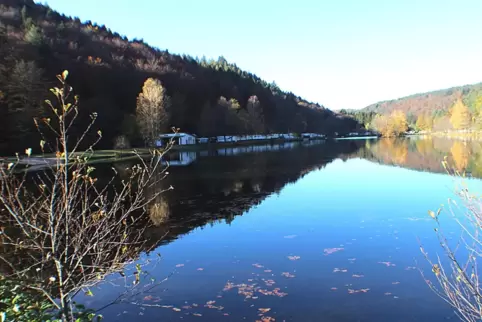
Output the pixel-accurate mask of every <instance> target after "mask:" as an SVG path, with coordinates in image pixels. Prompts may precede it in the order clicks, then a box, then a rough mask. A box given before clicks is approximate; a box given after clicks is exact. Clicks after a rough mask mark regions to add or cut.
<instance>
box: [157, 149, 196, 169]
mask: <svg viewBox="0 0 482 322" xmlns="http://www.w3.org/2000/svg"><path fill="white" fill-rule="evenodd" d="M196 159H197V154H196V152H193V151H171V152H169V154H168V155H166V156H165V160H164V163H169V166H186V165H189V164H191V163H193V162H194V161H196Z"/></svg>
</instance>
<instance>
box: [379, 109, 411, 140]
mask: <svg viewBox="0 0 482 322" xmlns="http://www.w3.org/2000/svg"><path fill="white" fill-rule="evenodd" d="M373 127H374V128H375V129H376V130H377V131H378V132H380V134H381V135H382V136H384V137H392V136H399V135H400V134H403V133H405V132H406V131H407V129H408V122H407V117H406V116H405V113H403V112H402V111H399V110H395V111H393V112H392V113H391V114H390V115H388V116H387V115H377V116H376V117H375V119H374V120H373Z"/></svg>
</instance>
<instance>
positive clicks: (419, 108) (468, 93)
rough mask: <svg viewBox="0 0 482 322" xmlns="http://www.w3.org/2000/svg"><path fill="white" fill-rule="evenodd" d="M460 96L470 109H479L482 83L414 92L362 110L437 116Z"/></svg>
mask: <svg viewBox="0 0 482 322" xmlns="http://www.w3.org/2000/svg"><path fill="white" fill-rule="evenodd" d="M460 97H462V99H463V101H464V103H465V104H466V105H467V106H468V107H469V109H472V110H475V109H477V108H478V106H477V98H478V97H482V83H479V84H474V85H464V86H458V87H451V88H448V89H442V90H438V91H433V92H427V93H419V94H414V95H410V96H406V97H402V98H399V99H396V100H390V101H382V102H378V103H375V104H372V105H369V106H367V107H365V108H363V109H362V110H361V111H364V112H375V113H379V114H390V113H391V112H392V111H394V110H401V111H403V112H405V114H413V115H415V116H418V115H420V114H424V113H428V114H431V115H433V116H437V115H441V114H444V113H446V112H447V111H448V110H449V109H450V108H451V107H452V106H453V104H454V102H455V101H456V100H457V99H458V98H460Z"/></svg>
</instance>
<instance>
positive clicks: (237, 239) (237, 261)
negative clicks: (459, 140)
mask: <svg viewBox="0 0 482 322" xmlns="http://www.w3.org/2000/svg"><path fill="white" fill-rule="evenodd" d="M469 184H470V186H471V187H472V188H474V189H479V191H482V184H481V182H480V181H478V180H471V181H470V182H469ZM453 187H454V181H453V180H452V179H451V178H450V177H449V176H446V175H442V174H431V173H425V172H417V171H413V170H407V169H403V168H397V167H391V166H382V165H378V164H375V163H371V162H369V161H366V160H361V159H351V160H348V161H346V162H343V161H341V160H336V161H334V162H332V163H331V164H329V165H327V166H326V168H324V169H321V170H317V171H313V172H311V173H309V174H307V175H306V176H305V177H304V178H303V179H300V180H299V181H298V182H296V183H294V184H289V185H287V186H285V187H284V188H283V189H282V190H281V191H280V193H279V194H274V195H271V196H270V197H269V198H267V199H266V200H265V201H264V202H263V203H262V204H261V205H259V206H258V207H255V208H252V209H251V210H250V211H249V212H248V213H246V214H244V215H243V216H238V217H236V218H235V219H234V221H233V222H232V224H231V225H228V224H225V223H220V224H215V225H213V226H212V227H210V226H207V227H205V228H203V229H196V230H195V231H193V232H192V233H191V234H189V235H186V236H184V237H183V238H181V239H179V240H176V241H174V242H173V243H171V244H169V245H166V246H163V247H161V248H160V249H158V250H157V251H156V252H160V253H161V255H162V257H163V260H162V262H161V264H160V266H158V267H157V268H156V269H155V270H154V275H155V276H157V277H158V278H162V277H164V276H166V275H167V274H169V273H170V272H171V271H173V270H175V272H176V273H175V274H174V275H173V276H172V277H171V278H170V279H169V281H168V282H166V283H165V284H163V288H166V289H167V290H165V291H164V292H160V291H159V292H157V293H156V294H153V296H154V297H160V298H161V299H162V301H161V302H159V303H161V304H166V305H174V306H176V307H179V308H180V307H182V306H183V305H187V304H192V303H198V304H200V305H201V307H200V308H196V309H186V310H185V309H182V311H181V312H174V311H172V310H171V309H165V308H148V309H145V310H144V309H141V308H139V307H136V306H132V305H127V306H122V307H119V306H114V307H112V308H111V309H109V310H107V311H106V312H104V313H105V314H106V315H107V316H108V317H110V318H112V319H113V320H115V319H114V316H115V315H116V313H119V312H123V311H126V312H127V313H125V314H121V316H119V317H118V319H119V320H122V321H130V320H131V319H133V318H134V316H138V315H139V314H141V315H142V317H143V320H146V321H148V320H157V319H165V320H168V321H171V320H178V319H179V318H181V317H182V318H183V320H189V321H190V320H193V321H214V320H215V321H217V320H221V319H226V320H227V321H239V320H243V318H246V319H247V320H251V321H252V320H255V319H256V318H257V315H256V313H257V309H258V308H262V307H264V308H271V309H272V310H271V311H270V312H269V314H266V315H269V316H273V317H276V318H277V321H278V320H279V321H282V320H283V319H286V320H287V321H301V320H302V321H409V320H410V321H439V320H442V319H444V318H445V317H446V316H450V315H451V314H452V313H451V310H450V308H447V307H446V306H444V304H443V302H442V301H441V300H439V299H438V298H436V297H435V295H433V294H432V293H431V291H429V290H428V288H427V287H426V285H425V284H424V281H423V279H422V277H421V276H420V274H419V272H418V271H417V270H407V268H410V267H413V266H418V267H421V268H427V265H426V263H425V262H424V260H423V258H422V257H421V255H420V251H419V244H418V241H417V238H420V240H421V241H422V242H423V243H424V245H425V246H426V247H427V248H428V249H430V250H432V249H433V246H434V245H435V243H434V235H433V230H432V228H433V224H432V222H431V221H429V220H428V219H429V216H428V214H427V210H429V209H434V210H435V209H436V208H437V207H438V206H439V205H440V204H441V203H446V201H447V198H448V197H451V196H452V195H453ZM449 228H451V227H449ZM286 236H289V237H292V238H285V237H286ZM335 247H340V248H344V249H343V250H342V251H340V252H337V253H334V254H332V255H329V256H325V255H324V254H323V252H324V249H327V248H335ZM289 255H296V256H300V257H301V258H300V260H298V261H290V260H289V259H287V256H289ZM151 256H152V257H153V258H155V255H154V254H152V255H151ZM349 258H352V259H353V258H355V260H353V261H352V262H350V261H349V260H348V259H349ZM417 261H418V262H417ZM379 262H390V263H393V264H395V265H396V266H390V267H387V266H386V265H385V264H380V263H379ZM256 263H259V264H261V265H263V266H264V268H256V267H254V266H253V264H256ZM177 264H184V266H183V267H179V268H175V266H176V265H177ZM198 268H203V270H202V271H198V270H197V269H198ZM335 268H340V269H347V270H348V272H347V273H340V272H339V273H334V272H333V270H334V269H335ZM265 269H269V270H271V272H264V270H265ZM282 272H289V273H290V274H294V275H295V276H296V277H294V278H292V279H287V278H286V277H283V276H281V273H282ZM353 274H356V275H364V277H363V278H353V277H352V275H353ZM262 278H265V279H273V280H274V281H275V282H276V284H275V286H273V287H280V288H281V290H282V291H283V292H286V293H288V296H286V297H283V298H278V297H274V296H263V295H260V296H259V299H257V300H247V301H244V297H242V296H241V295H238V294H236V292H237V291H236V290H231V291H229V292H222V289H223V287H224V285H225V283H226V282H227V281H233V282H234V283H248V284H249V282H248V279H254V282H258V283H261V284H263V283H264V282H263V281H262V280H261V279H262ZM398 282H400V284H398ZM394 283H395V284H394ZM263 285H264V284H263ZM332 287H336V288H337V290H331V288H332ZM361 288H369V289H370V290H369V291H368V292H367V293H357V294H348V289H354V290H357V289H361ZM109 293H110V295H109ZM387 293H390V294H387ZM112 294H113V293H111V292H110V291H109V288H107V287H104V288H103V289H102V290H99V291H98V295H99V296H98V298H93V301H94V302H93V303H92V304H93V305H97V304H100V302H103V301H104V300H105V301H107V300H108V299H109V298H110V297H111V296H113V295H112ZM218 295H221V296H222V297H221V298H218V297H217V296H218ZM210 300H215V301H216V305H222V306H224V309H223V310H222V311H218V310H215V309H208V308H204V307H202V305H203V304H204V303H206V302H207V301H210ZM251 305H254V306H251ZM193 312H200V313H202V314H203V316H202V317H196V316H192V315H189V314H191V313H193ZM224 313H227V314H229V316H224V315H223V314H224ZM185 314H188V315H185ZM321 317H322V318H321Z"/></svg>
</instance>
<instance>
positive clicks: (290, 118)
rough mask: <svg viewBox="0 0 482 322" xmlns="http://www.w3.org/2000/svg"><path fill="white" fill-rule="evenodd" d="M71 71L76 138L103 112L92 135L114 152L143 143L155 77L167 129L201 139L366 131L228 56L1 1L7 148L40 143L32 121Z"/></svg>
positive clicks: (1, 100) (0, 67)
mask: <svg viewBox="0 0 482 322" xmlns="http://www.w3.org/2000/svg"><path fill="white" fill-rule="evenodd" d="M63 70H68V71H69V72H70V74H69V75H70V76H69V83H70V85H71V86H72V87H73V88H74V91H75V93H76V94H78V95H79V96H80V102H79V111H80V112H79V118H78V124H79V126H78V127H77V129H78V130H77V131H78V132H79V131H80V129H81V128H84V127H85V124H86V123H87V122H89V121H90V117H89V115H90V114H91V113H93V112H96V113H97V121H96V124H95V127H96V128H95V129H94V130H95V131H96V130H97V129H102V132H103V140H102V141H101V147H103V148H111V147H112V145H113V143H114V141H115V139H116V138H117V137H118V136H120V135H123V136H125V137H127V138H128V139H129V140H130V141H131V143H133V144H139V143H141V144H142V140H140V134H139V128H138V126H137V122H136V115H135V114H136V102H137V98H138V95H139V93H140V92H141V90H142V88H143V84H144V82H145V81H146V79H148V78H151V79H154V80H155V81H156V82H159V83H160V84H162V86H163V90H164V91H163V93H165V95H166V97H165V100H164V102H166V108H167V112H168V113H167V114H166V115H167V116H168V118H167V120H166V122H165V124H164V125H165V126H164V130H165V131H169V130H170V128H171V127H173V126H174V127H176V128H180V130H181V131H184V132H189V133H194V134H197V135H199V136H214V135H221V134H245V133H260V134H262V133H276V132H278V133H279V132H282V133H286V132H294V133H300V132H317V133H323V134H328V135H330V134H333V133H334V132H339V133H346V132H349V131H352V130H353V129H355V128H357V126H358V123H357V122H356V121H355V120H353V118H351V117H348V116H343V115H340V114H337V113H334V112H332V111H330V110H328V109H326V108H324V107H323V106H320V105H318V104H314V103H310V102H307V101H305V100H303V99H302V98H300V97H298V96H296V95H294V94H293V93H291V92H284V91H282V90H281V89H280V88H279V87H278V86H277V85H276V84H275V83H274V82H273V83H268V82H266V81H264V80H262V79H260V78H259V77H257V76H256V75H254V74H251V73H248V72H246V71H243V70H241V69H240V68H239V67H237V66H236V65H235V64H233V63H229V62H227V61H226V59H224V58H223V57H219V58H218V59H217V60H214V59H206V58H205V57H202V58H194V57H190V56H187V55H182V56H181V55H175V54H171V53H169V51H168V50H160V49H158V48H153V47H150V46H149V45H148V44H146V43H145V42H144V41H143V40H142V39H132V40H129V39H127V38H126V37H125V36H122V35H119V34H117V33H115V32H113V31H111V30H110V29H108V28H107V27H106V26H102V25H97V24H96V23H92V22H90V21H85V22H81V21H80V20H79V18H75V17H74V18H72V17H66V16H65V15H62V14H60V13H58V12H56V11H54V10H53V9H51V8H49V7H48V6H46V5H41V4H35V3H34V2H33V1H32V0H1V1H0V75H1V76H0V105H1V106H0V113H2V115H1V116H0V122H1V123H0V131H1V133H0V138H1V139H0V140H1V142H0V149H1V150H2V151H10V152H14V151H23V149H24V148H25V146H26V145H30V146H32V147H34V148H35V147H36V146H38V135H37V133H36V128H35V127H34V123H33V121H32V119H33V118H34V117H38V116H44V117H47V115H46V114H45V113H47V112H46V110H45V108H44V106H43V101H44V100H45V99H46V98H47V96H48V94H49V92H48V89H49V88H50V87H51V86H52V85H53V84H55V76H56V75H57V74H59V73H60V72H61V71H63ZM167 103H168V104H167ZM95 131H94V133H95ZM74 133H77V132H74ZM76 135H79V133H77V134H76Z"/></svg>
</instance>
